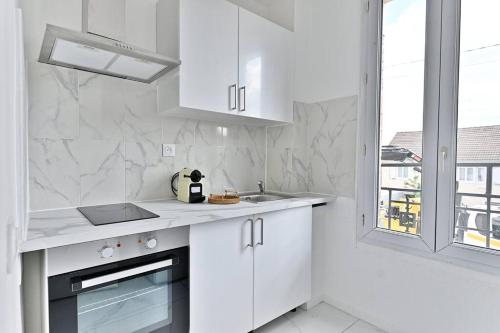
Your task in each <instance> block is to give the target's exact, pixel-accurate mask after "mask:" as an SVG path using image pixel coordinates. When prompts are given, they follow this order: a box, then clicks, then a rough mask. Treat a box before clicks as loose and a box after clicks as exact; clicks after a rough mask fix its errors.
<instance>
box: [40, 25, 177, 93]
mask: <svg viewBox="0 0 500 333" xmlns="http://www.w3.org/2000/svg"><path fill="white" fill-rule="evenodd" d="M38 60H39V61H40V62H43V63H47V64H51V65H56V66H63V67H69V68H74V69H79V70H83V71H87V72H93V73H99V74H104V75H109V76H115V77H119V78H123V79H128V80H134V81H139V82H145V83H151V82H153V81H155V80H156V79H157V78H159V77H160V76H162V75H164V74H165V73H167V72H169V71H171V70H172V69H174V68H175V67H177V66H179V65H180V63H181V62H180V60H175V59H171V58H169V57H166V56H163V55H160V54H157V53H153V52H151V51H147V50H144V49H140V48H137V47H135V46H133V45H130V44H127V43H124V42H120V41H117V40H114V39H110V38H106V37H102V36H98V35H94V34H90V33H84V32H79V31H74V30H69V29H65V28H61V27H57V26H54V25H47V27H46V30H45V36H44V39H43V44H42V49H41V51H40V57H39V59H38Z"/></svg>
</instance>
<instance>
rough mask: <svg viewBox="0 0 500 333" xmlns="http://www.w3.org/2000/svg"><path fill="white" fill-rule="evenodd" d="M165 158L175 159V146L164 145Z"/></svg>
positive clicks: (163, 154) (163, 153)
mask: <svg viewBox="0 0 500 333" xmlns="http://www.w3.org/2000/svg"><path fill="white" fill-rule="evenodd" d="M161 155H162V156H163V157H175V145H174V144H167V143H164V144H163V145H162V154H161Z"/></svg>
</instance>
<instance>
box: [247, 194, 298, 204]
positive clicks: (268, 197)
mask: <svg viewBox="0 0 500 333" xmlns="http://www.w3.org/2000/svg"><path fill="white" fill-rule="evenodd" d="M240 198H241V200H242V201H247V202H253V203H257V202H265V201H276V200H284V199H290V198H293V196H290V195H286V194H260V193H258V194H253V193H252V194H246V195H242V196H241V197H240Z"/></svg>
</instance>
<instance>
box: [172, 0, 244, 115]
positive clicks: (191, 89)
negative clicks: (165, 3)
mask: <svg viewBox="0 0 500 333" xmlns="http://www.w3.org/2000/svg"><path fill="white" fill-rule="evenodd" d="M180 8H181V10H180V57H181V61H182V65H181V69H180V71H181V72H180V106H181V107H185V108H191V109H200V110H209V111H217V112H229V111H231V108H234V109H235V110H234V111H233V112H236V99H235V95H236V84H237V83H238V7H237V6H235V5H234V4H231V3H229V2H227V1H225V0H182V1H181V2H180Z"/></svg>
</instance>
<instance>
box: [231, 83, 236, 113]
mask: <svg viewBox="0 0 500 333" xmlns="http://www.w3.org/2000/svg"><path fill="white" fill-rule="evenodd" d="M237 90H238V89H236V84H233V85H230V86H229V110H236V108H237V106H236V101H237V100H238V97H237V96H236V91H237Z"/></svg>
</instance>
